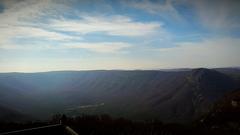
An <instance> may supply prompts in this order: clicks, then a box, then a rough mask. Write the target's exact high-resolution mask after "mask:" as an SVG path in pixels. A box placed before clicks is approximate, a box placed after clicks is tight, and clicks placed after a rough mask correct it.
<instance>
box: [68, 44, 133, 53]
mask: <svg viewBox="0 0 240 135" xmlns="http://www.w3.org/2000/svg"><path fill="white" fill-rule="evenodd" d="M131 46H132V45H130V44H128V43H122V42H112V43H109V42H100V43H71V44H68V45H64V47H65V48H75V49H77V48H82V49H86V50H90V51H94V52H99V53H116V52H119V51H121V50H123V49H126V48H129V47H131Z"/></svg>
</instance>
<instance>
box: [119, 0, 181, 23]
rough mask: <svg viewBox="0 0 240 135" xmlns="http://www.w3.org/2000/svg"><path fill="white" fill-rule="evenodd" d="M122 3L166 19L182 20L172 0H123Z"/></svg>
mask: <svg viewBox="0 0 240 135" xmlns="http://www.w3.org/2000/svg"><path fill="white" fill-rule="evenodd" d="M123 3H124V5H126V6H129V7H133V8H136V9H140V10H144V11H146V12H148V13H151V14H154V15H158V16H161V17H163V18H164V19H167V20H175V21H179V22H183V21H184V20H183V18H182V17H181V15H180V14H179V13H178V11H177V10H176V8H175V7H174V6H173V0H166V1H161V2H160V1H150V0H140V1H125V2H123Z"/></svg>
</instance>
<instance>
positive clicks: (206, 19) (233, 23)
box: [191, 0, 240, 32]
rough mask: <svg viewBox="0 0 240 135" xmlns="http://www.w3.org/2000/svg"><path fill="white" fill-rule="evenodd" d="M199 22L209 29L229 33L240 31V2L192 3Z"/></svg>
mask: <svg viewBox="0 0 240 135" xmlns="http://www.w3.org/2000/svg"><path fill="white" fill-rule="evenodd" d="M191 3H192V5H193V6H194V9H195V12H196V13H197V15H198V16H199V21H200V23H201V24H202V25H203V26H206V27H207V28H208V29H211V30H217V31H223V32H224V31H229V30H233V29H236V28H238V29H240V25H239V24H240V23H239V22H240V16H239V12H240V9H239V6H240V1H239V0H212V1H209V0H199V1H191Z"/></svg>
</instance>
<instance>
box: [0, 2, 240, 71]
mask: <svg viewBox="0 0 240 135" xmlns="http://www.w3.org/2000/svg"><path fill="white" fill-rule="evenodd" d="M239 7H240V1H239V0H159V1H155V0H0V72H42V71H56V70H102V69H104V70H111V69H126V70H135V69H143V70H146V69H149V70H150V69H168V68H198V67H206V68H215V67H239V66H240V57H239V54H240V53H239V52H240V8H239Z"/></svg>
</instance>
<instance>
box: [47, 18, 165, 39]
mask: <svg viewBox="0 0 240 135" xmlns="http://www.w3.org/2000/svg"><path fill="white" fill-rule="evenodd" d="M80 17H81V19H79V20H66V19H63V20H51V23H50V27H52V28H54V29H56V30H62V31H68V32H76V33H79V34H87V33H94V32H103V33H106V34H107V35H111V36H130V37H132V36H149V35H152V34H155V33H157V32H158V31H161V30H162V31H163V29H161V26H162V24H161V23H159V22H147V23H142V22H134V21H133V20H132V19H131V18H129V17H127V16H122V15H114V16H89V15H82V16H80Z"/></svg>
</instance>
